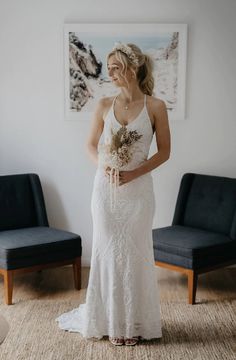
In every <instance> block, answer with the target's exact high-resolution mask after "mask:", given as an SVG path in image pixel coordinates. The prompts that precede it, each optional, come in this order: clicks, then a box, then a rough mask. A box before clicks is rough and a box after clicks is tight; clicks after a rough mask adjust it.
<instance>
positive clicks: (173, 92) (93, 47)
mask: <svg viewBox="0 0 236 360" xmlns="http://www.w3.org/2000/svg"><path fill="white" fill-rule="evenodd" d="M68 37H69V39H68V40H69V41H68V44H69V49H68V56H69V61H68V63H67V64H68V67H69V68H68V69H66V71H68V72H69V76H68V79H69V94H68V96H69V97H70V99H69V106H70V109H69V111H70V112H83V111H88V112H92V111H93V110H94V107H95V104H96V103H97V101H98V100H99V99H100V98H101V97H104V96H113V95H116V94H117V93H118V89H117V88H116V87H114V85H113V84H112V82H111V81H110V79H109V76H108V73H107V59H106V56H107V54H108V53H109V51H111V49H112V48H113V47H114V45H115V43H116V42H122V43H135V44H136V45H138V46H139V47H140V48H141V50H142V51H143V52H144V53H146V54H148V55H150V56H151V57H152V59H153V63H154V80H155V87H154V93H153V95H154V96H156V97H159V98H161V99H162V100H164V101H165V103H166V106H167V109H168V111H170V112H174V111H175V109H176V106H177V101H178V98H177V94H178V91H177V90H178V45H179V33H178V32H171V33H162V34H161V35H160V36H157V35H155V36H145V37H141V36H138V37H136V36H120V37H119V38H117V37H116V38H115V37H109V36H102V35H101V34H100V35H99V36H98V35H96V34H91V33H84V32H82V33H80V32H68Z"/></svg>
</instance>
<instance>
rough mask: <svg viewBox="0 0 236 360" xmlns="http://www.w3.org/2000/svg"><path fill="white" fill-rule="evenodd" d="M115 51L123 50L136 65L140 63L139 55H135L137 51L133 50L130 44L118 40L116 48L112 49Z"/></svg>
mask: <svg viewBox="0 0 236 360" xmlns="http://www.w3.org/2000/svg"><path fill="white" fill-rule="evenodd" d="M112 50H113V51H116V50H119V51H121V52H123V53H124V54H126V55H127V56H128V58H129V60H130V61H131V62H132V63H133V64H134V65H136V66H138V65H139V61H138V58H137V56H136V55H135V53H134V52H133V50H132V49H131V47H130V46H128V45H126V44H123V43H121V42H117V43H115V46H114V48H113V49H112Z"/></svg>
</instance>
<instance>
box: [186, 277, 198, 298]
mask: <svg viewBox="0 0 236 360" xmlns="http://www.w3.org/2000/svg"><path fill="white" fill-rule="evenodd" d="M197 279H198V275H197V273H196V272H195V271H194V270H189V271H188V303H189V304H191V305H194V304H195V300H196V291H197Z"/></svg>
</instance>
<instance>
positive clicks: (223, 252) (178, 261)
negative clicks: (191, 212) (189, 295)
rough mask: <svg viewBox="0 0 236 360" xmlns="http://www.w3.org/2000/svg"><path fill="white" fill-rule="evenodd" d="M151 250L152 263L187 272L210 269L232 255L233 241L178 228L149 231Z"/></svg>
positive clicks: (233, 252) (221, 235) (196, 230)
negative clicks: (159, 263)
mask: <svg viewBox="0 0 236 360" xmlns="http://www.w3.org/2000/svg"><path fill="white" fill-rule="evenodd" d="M153 246H154V257H155V260H156V261H158V260H159V261H163V262H168V263H170V264H175V265H178V266H184V267H187V268H198V267H201V266H207V265H208V266H210V265H214V263H216V262H218V261H219V259H220V260H221V261H224V260H227V259H229V258H231V257H232V258H235V253H236V241H235V240H232V239H231V238H230V237H229V236H227V235H224V234H220V233H216V232H212V231H207V230H202V229H198V228H193V227H188V226H181V225H172V226H167V227H163V228H159V229H153Z"/></svg>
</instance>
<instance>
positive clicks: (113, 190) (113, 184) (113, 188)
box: [109, 167, 119, 212]
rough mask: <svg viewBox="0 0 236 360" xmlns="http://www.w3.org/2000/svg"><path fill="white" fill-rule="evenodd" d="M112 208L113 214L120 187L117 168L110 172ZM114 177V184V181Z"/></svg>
mask: <svg viewBox="0 0 236 360" xmlns="http://www.w3.org/2000/svg"><path fill="white" fill-rule="evenodd" d="M109 175H110V208H111V211H112V212H113V211H114V210H115V208H116V198H117V196H116V195H117V194H116V191H117V186H118V185H119V169H118V168H117V167H112V168H111V170H110V172H109ZM113 175H114V182H113V181H112V180H113Z"/></svg>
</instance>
